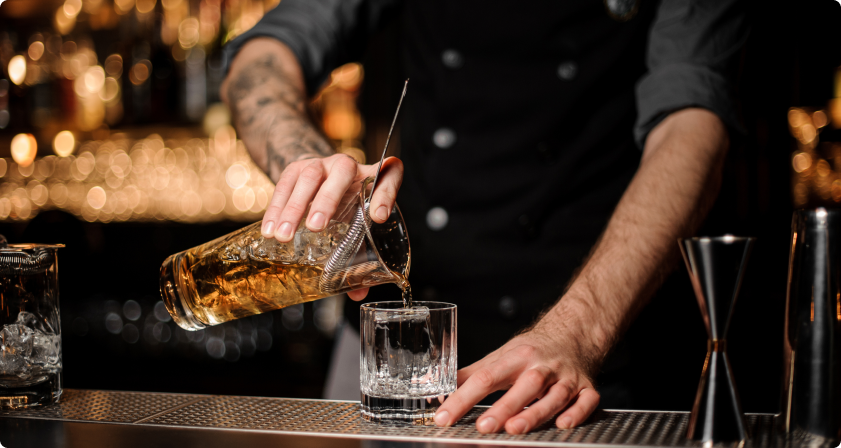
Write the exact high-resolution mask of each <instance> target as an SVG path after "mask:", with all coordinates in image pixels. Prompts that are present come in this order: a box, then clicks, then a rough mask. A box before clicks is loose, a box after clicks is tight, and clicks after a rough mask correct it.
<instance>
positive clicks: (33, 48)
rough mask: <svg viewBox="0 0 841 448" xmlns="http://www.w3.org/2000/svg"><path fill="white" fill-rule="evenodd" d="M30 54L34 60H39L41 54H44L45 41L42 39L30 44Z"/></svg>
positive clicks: (30, 57)
mask: <svg viewBox="0 0 841 448" xmlns="http://www.w3.org/2000/svg"><path fill="white" fill-rule="evenodd" d="M27 53H28V54H29V59H32V60H33V61H37V60H39V59H41V56H43V55H44V43H43V42H41V41H40V40H36V41H35V42H32V43H31V44H30V45H29V50H28V51H27Z"/></svg>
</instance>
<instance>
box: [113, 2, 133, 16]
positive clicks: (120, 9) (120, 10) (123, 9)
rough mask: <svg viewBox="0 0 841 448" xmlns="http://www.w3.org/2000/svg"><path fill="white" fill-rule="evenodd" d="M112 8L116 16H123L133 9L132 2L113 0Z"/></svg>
mask: <svg viewBox="0 0 841 448" xmlns="http://www.w3.org/2000/svg"><path fill="white" fill-rule="evenodd" d="M114 6H115V8H114V9H115V10H116V11H117V14H125V13H127V12H129V11H131V9H132V8H134V0H114Z"/></svg>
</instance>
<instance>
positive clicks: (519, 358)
mask: <svg viewBox="0 0 841 448" xmlns="http://www.w3.org/2000/svg"><path fill="white" fill-rule="evenodd" d="M549 334H550V333H547V332H545V331H541V330H539V329H532V330H530V331H528V332H526V333H523V334H521V335H519V336H516V337H515V338H514V339H512V340H511V341H509V342H508V343H506V344H505V345H503V346H502V347H501V348H499V349H498V350H496V351H494V352H492V353H491V354H489V355H488V356H486V357H485V358H483V359H482V360H480V361H478V362H476V363H475V364H472V365H470V366H468V367H465V368H464V369H461V370H459V372H458V386H459V388H458V389H457V390H456V391H455V392H454V393H453V394H452V395H451V396H450V397H448V398H447V399H446V401H445V402H444V404H443V405H441V407H440V408H438V410H437V412H436V413H435V423H436V424H437V425H438V426H450V425H453V424H454V423H455V422H457V421H458V419H460V418H461V417H462V416H464V414H466V413H467V412H468V411H469V410H470V409H471V408H472V407H473V406H475V405H476V404H477V403H479V401H481V400H482V399H483V398H485V397H486V396H488V394H490V393H493V392H496V391H498V390H505V389H508V392H506V393H505V395H503V397H502V398H500V399H499V400H498V401H497V402H496V403H494V405H493V406H491V408H490V409H488V410H487V411H486V412H485V413H484V414H482V416H481V417H479V419H478V420H477V422H476V429H477V430H478V431H479V432H481V433H485V434H487V433H494V432H498V431H500V430H502V429H503V428H505V431H507V432H508V433H509V434H524V433H526V432H528V431H531V430H532V429H534V428H536V427H538V426H539V425H540V424H542V423H543V422H545V421H547V420H549V419H550V418H552V417H553V416H554V415H555V414H557V413H558V412H560V411H562V410H564V409H566V410H564V412H563V413H561V414H560V415H559V416H558V417H557V419H556V420H555V422H556V424H557V426H558V428H561V429H567V428H572V427H575V426H577V425H579V424H581V423H582V422H584V421H585V420H586V419H587V417H589V416H590V414H592V413H593V411H594V410H595V409H596V407H597V406H598V404H599V394H598V392H596V390H595V388H594V387H593V382H592V380H591V379H590V376H589V374H588V373H587V368H586V367H585V366H586V364H587V363H586V362H585V361H584V360H583V359H581V357H580V356H578V355H577V353H576V352H579V353H580V347H575V345H577V344H568V343H563V342H562V341H559V340H557V339H554V338H552V337H550V335H549ZM535 400H537V401H535ZM526 406H528V408H527V409H525V407H526Z"/></svg>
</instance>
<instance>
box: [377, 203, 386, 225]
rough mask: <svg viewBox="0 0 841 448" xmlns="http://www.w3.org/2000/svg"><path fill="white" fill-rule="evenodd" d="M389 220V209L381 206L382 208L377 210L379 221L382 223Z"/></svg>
mask: <svg viewBox="0 0 841 448" xmlns="http://www.w3.org/2000/svg"><path fill="white" fill-rule="evenodd" d="M387 218H388V208H386V206H385V205H381V206H380V208H378V209H377V219H379V220H380V221H385V220H386V219H387Z"/></svg>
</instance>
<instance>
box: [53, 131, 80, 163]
mask: <svg viewBox="0 0 841 448" xmlns="http://www.w3.org/2000/svg"><path fill="white" fill-rule="evenodd" d="M75 150H76V137H74V136H73V133H72V132H70V131H61V132H59V133H58V134H56V136H55V139H53V151H55V153H56V154H57V155H58V156H59V157H67V156H69V155H70V154H73V151H75Z"/></svg>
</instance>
